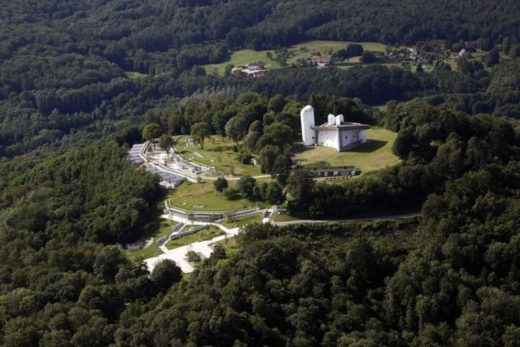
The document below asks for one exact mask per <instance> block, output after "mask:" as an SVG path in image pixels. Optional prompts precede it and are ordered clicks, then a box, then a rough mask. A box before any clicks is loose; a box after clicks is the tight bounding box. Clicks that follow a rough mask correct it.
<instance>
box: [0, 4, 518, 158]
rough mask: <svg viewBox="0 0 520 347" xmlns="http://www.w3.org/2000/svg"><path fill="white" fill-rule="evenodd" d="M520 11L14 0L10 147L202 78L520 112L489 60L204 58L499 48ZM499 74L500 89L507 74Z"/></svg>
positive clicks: (4, 84) (8, 87)
mask: <svg viewBox="0 0 520 347" xmlns="http://www.w3.org/2000/svg"><path fill="white" fill-rule="evenodd" d="M382 9H384V10H382ZM519 12H520V9H519V5H518V3H517V2H516V1H505V0H504V1H499V2H498V3H497V4H494V5H493V6H490V5H489V3H488V2H487V1H483V0H482V1H469V0H464V1H443V2H432V3H423V4H421V7H420V8H418V7H417V6H416V2H415V1H400V2H398V3H397V2H393V1H386V0H377V1H371V2H369V3H367V2H365V1H341V2H338V1H322V2H320V3H315V2H312V1H274V0H273V1H258V0H232V1H209V0H208V1H180V0H179V1H162V0H153V1H138V0H135V1H134V0H123V1H96V0H80V1H73V2H70V1H69V2H64V1H58V0H44V1H38V2H34V1H26V0H23V1H17V2H13V1H9V2H7V3H5V4H3V6H2V8H0V38H1V40H0V156H9V157H10V156H13V155H17V154H22V153H26V152H27V151H30V150H33V149H35V148H40V147H49V146H50V147H52V148H54V149H56V148H59V147H60V146H61V147H62V148H63V147H66V146H68V145H69V144H70V143H71V141H77V139H78V138H99V137H100V136H106V135H107V134H108V133H110V132H113V131H114V129H115V128H114V127H116V128H118V127H125V126H128V125H129V124H133V123H134V124H135V123H138V119H139V117H140V116H141V115H142V114H143V113H144V112H145V111H146V110H147V109H149V108H151V107H154V106H155V105H171V104H172V103H175V102H176V101H177V98H183V97H186V96H190V95H192V94H193V93H195V92H197V91H199V92H200V91H206V92H207V93H210V94H226V95H230V96H231V97H234V96H236V94H237V93H239V92H241V91H245V90H251V89H253V90H256V91H259V92H262V93H267V94H269V95H274V94H276V93H282V94H285V95H293V94H294V95H297V96H300V97H307V96H309V95H310V94H311V93H313V92H323V93H331V92H332V93H334V94H337V95H341V96H345V95H346V96H350V97H361V98H362V99H363V101H364V102H365V103H369V104H382V103H385V102H386V101H388V100H390V99H399V100H402V99H409V98H411V97H414V96H423V95H432V94H433V95H439V94H440V95H441V96H437V97H436V98H435V99H433V100H432V102H434V103H435V102H436V103H439V102H443V101H447V102H450V103H452V104H456V105H457V107H460V108H461V109H463V110H464V111H466V112H471V113H478V112H494V111H495V110H496V111H497V112H500V113H506V114H508V115H513V116H519V115H520V112H519V111H518V108H517V107H516V106H514V104H515V103H517V102H518V100H520V97H519V96H518V91H517V89H515V88H511V87H506V89H507V90H506V91H502V92H501V93H507V96H504V95H503V96H501V97H499V96H497V95H496V94H495V93H494V91H495V90H497V88H496V87H495V85H496V83H494V82H493V87H491V88H490V89H489V90H487V89H488V81H489V78H487V77H486V72H482V73H479V74H476V73H475V72H474V71H473V72H472V73H471V74H469V73H468V74H466V76H463V75H462V74H453V75H450V76H447V74H446V73H444V74H443V73H442V71H443V70H442V69H439V71H438V73H437V74H436V75H435V76H423V77H421V76H413V75H412V74H411V73H406V72H403V71H392V70H388V69H387V68H382V67H368V68H365V69H360V70H357V71H352V72H343V71H336V70H335V69H332V70H331V71H326V72H325V71H309V69H303V70H302V69H295V70H287V71H284V72H277V73H273V74H270V78H268V79H263V80H262V81H258V83H257V82H255V81H251V80H248V79H237V78H218V77H213V76H211V77H209V76H207V77H205V76H203V75H204V74H205V72H204V71H203V70H202V69H200V68H197V67H196V66H197V65H202V64H208V63H220V62H224V61H225V60H226V59H227V58H228V56H229V54H230V52H231V51H232V50H235V49H239V48H246V47H249V48H254V49H263V48H278V47H286V46H287V45H289V44H292V43H295V42H302V41H304V40H308V39H338V40H353V41H363V40H365V41H380V42H385V43H389V44H403V43H404V44H415V43H416V42H418V41H421V40H432V39H444V40H447V45H448V46H449V45H452V44H455V45H459V46H460V44H461V42H465V41H471V40H473V41H475V42H477V47H480V48H483V49H486V50H489V49H491V48H493V47H495V46H497V45H499V44H503V43H505V45H506V46H507V47H510V46H511V45H515V44H517V43H518V41H519V40H520V38H519V33H518V30H519V29H518V28H519V27H520V26H519V25H518V24H519V23H518V13H519ZM515 71H518V69H515ZM515 74H516V72H515ZM498 75H500V74H498ZM357 81H359V82H357ZM316 82H318V83H316ZM338 84H339V85H338ZM344 84H346V85H344ZM498 84H499V87H498V88H501V87H500V85H502V78H499V82H498ZM504 87H505V86H504ZM476 92H480V94H477V95H476V96H472V95H473V93H476ZM452 93H455V94H457V96H456V97H455V98H453V97H451V94H452ZM468 93H469V94H468Z"/></svg>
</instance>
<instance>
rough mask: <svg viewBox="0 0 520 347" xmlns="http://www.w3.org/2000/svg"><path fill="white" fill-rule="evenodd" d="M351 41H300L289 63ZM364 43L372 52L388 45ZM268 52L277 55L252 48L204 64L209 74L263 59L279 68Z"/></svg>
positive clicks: (291, 48) (292, 48) (382, 50)
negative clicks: (218, 60) (212, 62)
mask: <svg viewBox="0 0 520 347" xmlns="http://www.w3.org/2000/svg"><path fill="white" fill-rule="evenodd" d="M349 43H354V42H348V41H319V40H317V41H308V42H304V43H299V44H297V45H293V46H291V47H289V48H288V49H287V50H288V52H289V58H288V59H287V64H288V65H291V64H295V63H296V62H298V60H299V59H304V60H307V59H309V57H311V56H312V55H313V54H314V53H321V54H332V53H334V52H337V51H339V50H340V49H342V48H346V47H347V45H348V44H349ZM357 43H359V44H361V45H363V49H364V50H365V51H372V52H384V51H385V49H386V45H384V44H382V43H379V42H357ZM268 53H269V54H271V56H272V57H275V56H276V53H275V51H273V50H265V51H255V50H252V49H243V50H240V51H236V52H233V53H232V54H231V58H230V59H229V61H226V62H224V63H220V64H209V65H204V68H205V69H206V72H207V73H208V74H213V73H218V74H219V75H223V74H224V71H225V69H226V66H227V65H229V64H232V65H234V66H242V65H245V64H247V63H252V62H256V61H261V62H263V63H264V64H266V67H267V68H268V69H278V68H280V67H281V66H280V64H279V63H278V62H276V61H274V60H271V59H269V58H268V57H267V56H268Z"/></svg>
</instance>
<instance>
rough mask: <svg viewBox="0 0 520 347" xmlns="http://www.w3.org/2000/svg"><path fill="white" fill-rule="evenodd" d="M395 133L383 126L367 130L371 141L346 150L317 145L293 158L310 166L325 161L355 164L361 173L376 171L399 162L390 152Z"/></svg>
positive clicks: (333, 163) (347, 164)
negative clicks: (338, 150)
mask: <svg viewBox="0 0 520 347" xmlns="http://www.w3.org/2000/svg"><path fill="white" fill-rule="evenodd" d="M396 137H397V134H396V133H394V132H391V131H390V130H387V129H383V128H372V129H368V130H367V138H368V139H369V140H371V141H369V142H368V143H366V144H364V145H362V146H360V147H357V148H354V149H351V150H349V151H347V152H337V151H336V150H335V149H333V148H329V147H323V146H318V147H315V148H311V149H307V150H304V151H303V152H300V153H297V154H296V155H295V156H294V159H295V160H296V161H298V163H299V164H300V165H303V166H312V165H313V164H314V163H317V162H323V161H325V162H327V163H329V164H330V165H331V166H351V165H352V166H355V167H357V168H358V169H360V170H361V171H362V173H366V172H370V171H376V170H380V169H383V168H385V167H388V166H392V165H396V164H398V163H399V158H398V157H397V156H395V155H394V154H393V153H392V145H393V143H394V141H395V138H396Z"/></svg>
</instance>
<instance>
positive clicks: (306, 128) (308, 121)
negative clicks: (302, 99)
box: [300, 105, 316, 146]
mask: <svg viewBox="0 0 520 347" xmlns="http://www.w3.org/2000/svg"><path fill="white" fill-rule="evenodd" d="M300 119H301V124H302V140H303V144H304V145H305V146H312V145H314V144H315V143H316V131H315V130H314V129H312V127H313V126H314V125H315V123H314V108H312V106H311V105H307V106H305V107H304V108H303V109H302V111H301V112H300Z"/></svg>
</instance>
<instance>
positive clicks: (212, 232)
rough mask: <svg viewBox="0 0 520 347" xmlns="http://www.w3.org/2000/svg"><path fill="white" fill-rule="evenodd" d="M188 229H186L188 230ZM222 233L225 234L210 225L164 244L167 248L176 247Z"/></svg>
mask: <svg viewBox="0 0 520 347" xmlns="http://www.w3.org/2000/svg"><path fill="white" fill-rule="evenodd" d="M188 229H189V227H188ZM188 229H186V230H188ZM224 234H225V232H223V231H222V230H220V229H219V228H217V227H214V226H210V227H209V228H206V229H204V230H201V231H199V232H198V233H195V234H191V235H188V236H184V237H181V238H180V239H177V240H171V241H168V242H167V243H166V245H165V246H166V248H168V249H174V248H177V247H182V246H186V245H189V244H190V243H194V242H200V241H206V240H211V239H212V238H214V237H217V236H220V235H224Z"/></svg>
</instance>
